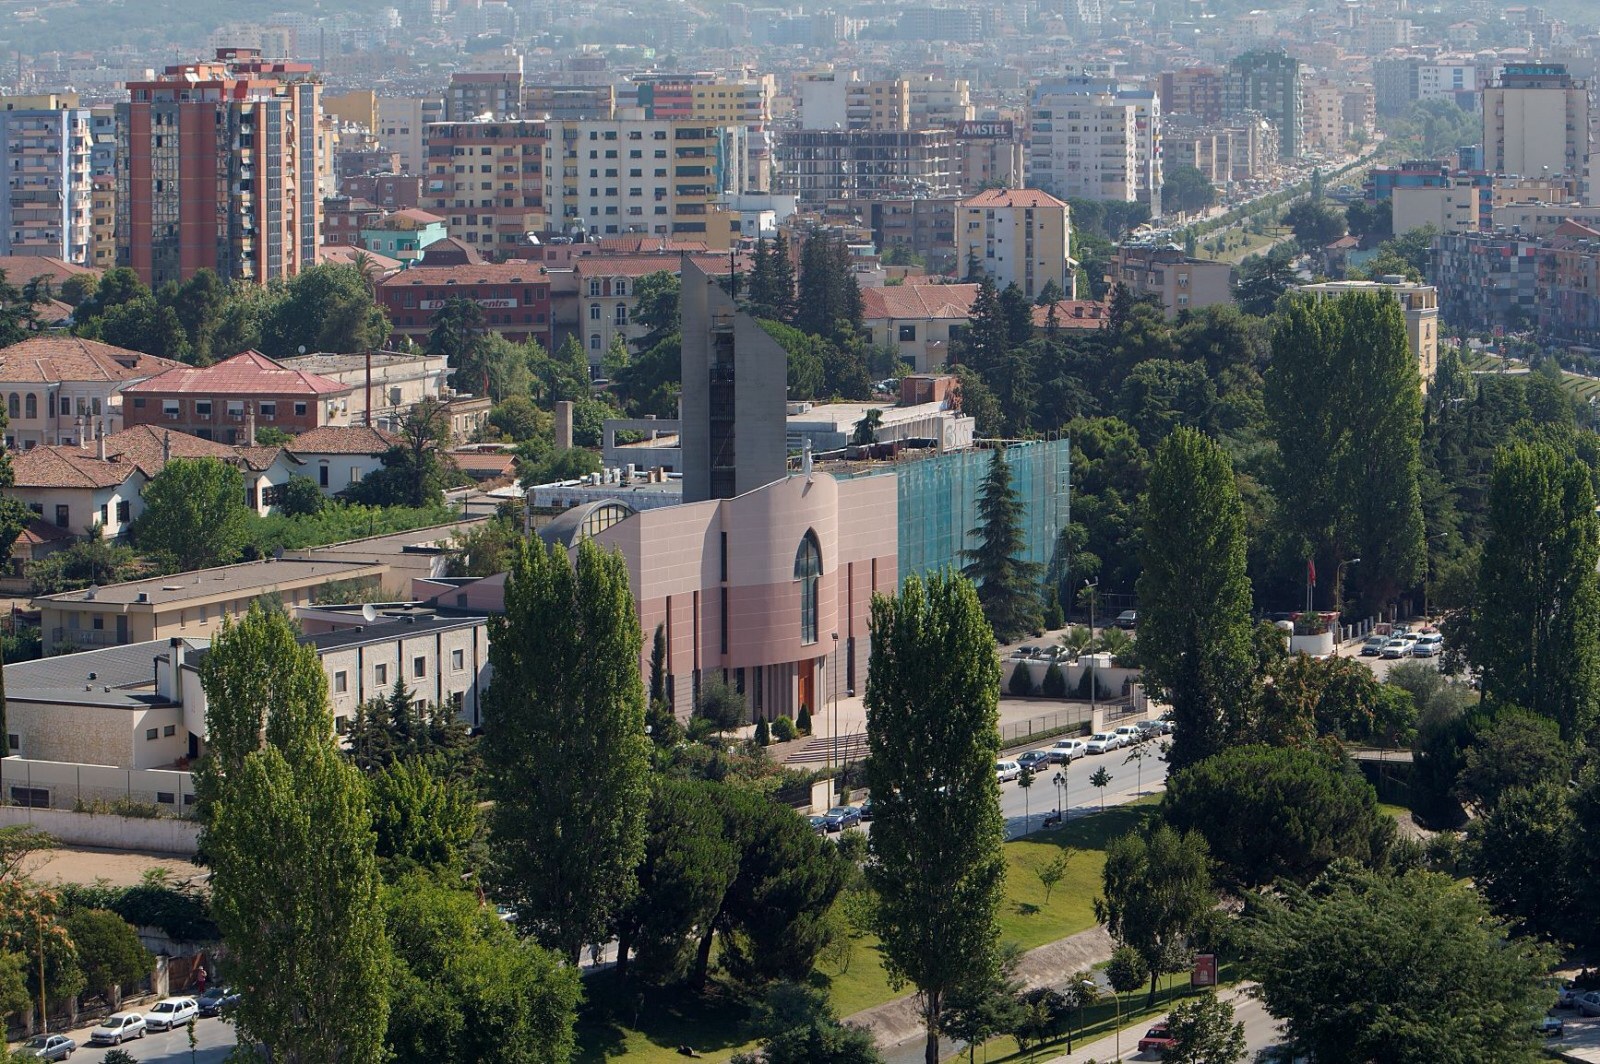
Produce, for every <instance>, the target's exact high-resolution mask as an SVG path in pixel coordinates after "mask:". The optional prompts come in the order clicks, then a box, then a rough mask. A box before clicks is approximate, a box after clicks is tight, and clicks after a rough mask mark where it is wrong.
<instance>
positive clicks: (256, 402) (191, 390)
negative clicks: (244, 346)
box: [122, 351, 351, 444]
mask: <svg viewBox="0 0 1600 1064" xmlns="http://www.w3.org/2000/svg"><path fill="white" fill-rule="evenodd" d="M350 392H351V386H350V385H348V384H341V383H339V382H338V381H334V380H329V379H328V378H326V377H322V376H319V375H317V374H315V373H307V372H305V371H303V370H296V369H290V368H289V367H287V366H285V365H283V364H282V363H279V362H275V361H273V360H272V359H270V358H268V357H267V356H266V355H263V354H261V352H259V351H245V352H243V353H241V354H237V355H234V356H233V357H232V358H228V359H224V360H223V361H221V362H218V363H216V364H215V365H212V366H204V367H194V366H184V367H181V368H179V369H172V370H168V371H167V372H165V373H163V374H161V375H159V376H156V377H151V378H150V379H148V380H144V381H140V382H138V383H137V384H133V385H129V386H128V387H126V388H124V389H123V404H122V407H123V409H122V417H123V421H124V422H125V423H126V424H127V425H129V426H130V427H132V426H135V425H155V426H157V427H162V428H170V429H174V430H176V431H178V432H187V433H191V434H193V435H195V436H198V437H200V438H201V439H203V440H216V441H218V442H221V443H244V444H250V443H254V441H255V432H254V430H255V429H256V428H257V427H261V426H267V425H270V426H272V427H274V428H279V429H283V430H284V431H285V432H308V431H310V430H311V429H314V428H319V427H321V426H323V425H348V424H349V423H350Z"/></svg>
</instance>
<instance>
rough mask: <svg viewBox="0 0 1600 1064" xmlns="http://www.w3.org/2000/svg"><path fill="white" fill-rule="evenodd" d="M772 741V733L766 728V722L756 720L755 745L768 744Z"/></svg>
mask: <svg viewBox="0 0 1600 1064" xmlns="http://www.w3.org/2000/svg"><path fill="white" fill-rule="evenodd" d="M771 743H772V733H771V732H769V731H768V730H767V722H766V721H764V720H758V721H756V745H757V746H769V745H771Z"/></svg>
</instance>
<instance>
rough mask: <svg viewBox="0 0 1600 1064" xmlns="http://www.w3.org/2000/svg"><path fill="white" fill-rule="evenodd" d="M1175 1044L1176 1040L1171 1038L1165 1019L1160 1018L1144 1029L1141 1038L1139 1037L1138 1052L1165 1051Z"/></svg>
mask: <svg viewBox="0 0 1600 1064" xmlns="http://www.w3.org/2000/svg"><path fill="white" fill-rule="evenodd" d="M1177 1044H1178V1040H1177V1039H1176V1038H1173V1037H1172V1035H1171V1034H1169V1033H1168V1031H1167V1021H1165V1020H1162V1021H1161V1022H1160V1023H1157V1024H1155V1025H1154V1026H1153V1027H1151V1028H1150V1029H1149V1030H1148V1031H1146V1032H1145V1033H1144V1037H1143V1038H1141V1039H1139V1052H1141V1053H1165V1052H1166V1051H1167V1050H1169V1049H1171V1048H1173V1047H1174V1046H1176V1045H1177Z"/></svg>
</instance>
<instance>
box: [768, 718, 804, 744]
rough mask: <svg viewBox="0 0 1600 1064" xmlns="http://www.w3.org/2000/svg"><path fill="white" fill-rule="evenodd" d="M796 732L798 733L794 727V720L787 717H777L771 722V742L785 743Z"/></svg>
mask: <svg viewBox="0 0 1600 1064" xmlns="http://www.w3.org/2000/svg"><path fill="white" fill-rule="evenodd" d="M797 734H799V731H798V729H796V728H795V726H794V721H792V720H790V719H789V718H788V717H779V718H778V719H777V720H775V721H773V722H772V740H773V742H779V743H786V742H788V741H789V740H790V739H793V738H794V737H795V736H796V735H797Z"/></svg>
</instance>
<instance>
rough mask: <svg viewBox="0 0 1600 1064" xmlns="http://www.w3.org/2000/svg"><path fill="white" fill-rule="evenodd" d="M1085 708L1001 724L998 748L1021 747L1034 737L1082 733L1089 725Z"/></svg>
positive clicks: (1043, 714) (1044, 714)
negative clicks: (1067, 732)
mask: <svg viewBox="0 0 1600 1064" xmlns="http://www.w3.org/2000/svg"><path fill="white" fill-rule="evenodd" d="M1087 708H1088V707H1087V706H1083V707H1074V708H1072V709H1063V710H1058V711H1056V712H1055V713H1041V714H1040V715H1039V716H1037V717H1029V718H1028V719H1027V720H1017V721H1012V722H1011V723H1010V724H1002V725H1001V726H1000V746H1001V748H1002V749H1005V748H1007V747H1012V746H1022V745H1024V744H1026V743H1027V742H1028V741H1029V740H1030V739H1032V738H1033V737H1034V736H1035V735H1059V734H1061V733H1062V732H1065V731H1083V729H1084V728H1085V726H1087V725H1088V724H1090V723H1091V722H1090V719H1089V717H1088V716H1087V714H1086V712H1085V711H1086V709H1087Z"/></svg>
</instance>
